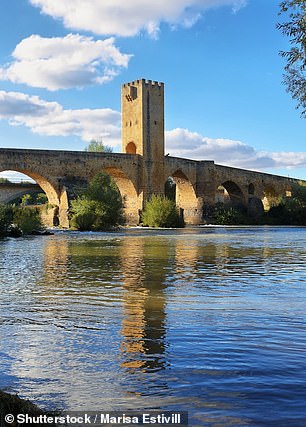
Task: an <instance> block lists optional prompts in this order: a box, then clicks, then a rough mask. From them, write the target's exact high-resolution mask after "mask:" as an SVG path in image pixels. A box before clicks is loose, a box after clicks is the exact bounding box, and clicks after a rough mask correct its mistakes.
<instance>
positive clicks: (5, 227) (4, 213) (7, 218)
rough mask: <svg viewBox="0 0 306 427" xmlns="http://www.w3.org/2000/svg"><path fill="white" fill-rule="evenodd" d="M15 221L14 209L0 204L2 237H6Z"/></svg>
mask: <svg viewBox="0 0 306 427" xmlns="http://www.w3.org/2000/svg"><path fill="white" fill-rule="evenodd" d="M12 221H13V209H12V207H11V206H9V205H5V204H2V203H0V237H3V236H6V235H7V234H8V232H9V229H10V226H11V224H12Z"/></svg>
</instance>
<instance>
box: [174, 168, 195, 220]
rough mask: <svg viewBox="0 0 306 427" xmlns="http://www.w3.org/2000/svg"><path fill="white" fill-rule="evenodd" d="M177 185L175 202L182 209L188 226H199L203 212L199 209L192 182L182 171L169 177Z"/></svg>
mask: <svg viewBox="0 0 306 427" xmlns="http://www.w3.org/2000/svg"><path fill="white" fill-rule="evenodd" d="M169 178H171V179H172V180H173V182H174V184H175V202H176V205H177V206H178V208H179V209H180V212H181V215H182V216H183V218H184V221H185V222H186V224H198V223H199V222H200V221H201V217H202V213H201V212H202V210H201V209H199V201H198V198H197V196H196V192H195V189H194V186H193V184H192V182H191V181H190V180H189V178H188V177H187V175H185V173H184V172H183V171H182V170H181V169H176V170H174V171H173V172H172V173H170V175H169V176H168V177H167V180H169Z"/></svg>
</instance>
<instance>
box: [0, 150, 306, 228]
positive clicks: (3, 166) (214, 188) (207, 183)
mask: <svg viewBox="0 0 306 427" xmlns="http://www.w3.org/2000/svg"><path fill="white" fill-rule="evenodd" d="M144 168H145V164H144V160H143V157H142V156H140V155H138V154H119V153H118V154H114V153H89V152H81V151H55V150H24V149H4V148H1V149H0V172H1V171H7V170H13V171H17V172H21V173H24V174H26V175H28V176H29V177H31V178H32V179H34V180H35V181H36V182H37V184H38V185H39V186H40V187H41V188H42V190H43V191H44V192H45V193H46V195H47V197H48V200H49V203H50V204H51V205H53V206H57V207H58V211H59V212H58V215H59V222H60V224H61V225H62V226H63V227H68V226H69V221H68V209H69V200H70V199H71V198H73V197H74V195H75V192H76V191H77V189H78V188H80V187H82V186H84V185H85V184H86V183H87V182H88V181H89V180H90V179H91V178H92V177H93V176H94V175H95V174H97V173H98V172H101V171H104V172H107V173H108V174H109V175H111V176H112V177H113V179H114V181H115V182H116V184H117V186H118V188H119V190H120V193H121V195H122V196H123V198H124V200H125V215H126V219H127V223H129V224H138V223H139V214H140V211H141V210H142V209H143V204H144V203H145V201H146V199H145V198H144V194H145V193H146V192H147V187H146V181H145V179H144V170H143V169H144ZM163 169H164V170H163V174H162V175H161V174H160V175H159V179H160V182H161V184H162V185H161V187H162V188H163V189H164V186H165V182H166V180H167V179H168V178H169V177H172V179H173V180H174V181H175V183H176V203H177V205H178V206H179V207H180V208H181V209H182V210H183V213H184V219H185V221H186V223H189V224H200V223H201V222H202V221H203V207H204V206H207V205H214V204H215V203H216V202H217V201H226V199H228V200H231V201H232V202H233V203H239V204H242V205H244V206H246V207H248V209H252V207H253V205H254V206H256V204H255V200H256V202H257V204H258V201H261V202H262V203H263V204H265V205H268V204H269V203H273V200H274V198H275V197H279V196H286V195H287V196H288V195H289V194H290V192H291V189H292V186H293V185H294V184H297V183H299V182H300V181H298V180H295V179H291V178H286V177H281V176H276V175H270V174H266V173H260V172H253V171H249V170H243V169H236V168H231V167H226V166H220V165H217V164H215V163H214V162H213V161H195V160H188V159H181V158H176V157H170V156H165V157H164V168H163ZM220 187H222V188H221V189H220ZM160 193H161V191H159V194H160ZM147 197H149V195H148V196H147Z"/></svg>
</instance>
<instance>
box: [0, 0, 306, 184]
mask: <svg viewBox="0 0 306 427" xmlns="http://www.w3.org/2000/svg"><path fill="white" fill-rule="evenodd" d="M278 4H279V1H278V0H166V1H165V0H155V1H154V2H153V3H148V2H146V1H144V0H129V2H122V1H121V0H112V1H111V2H110V1H104V0H74V1H73V2H72V1H71V0H2V2H1V9H2V12H1V13H0V32H1V44H0V146H1V147H17V148H42V149H67V150H83V149H84V147H85V146H86V145H87V142H88V141H89V140H90V139H91V138H102V139H103V141H104V142H105V143H106V144H108V145H112V146H113V147H114V151H119V152H120V148H121V147H120V88H121V84H122V83H124V82H128V81H132V80H135V79H138V78H148V79H153V80H158V81H163V82H164V83H165V118H166V151H167V153H168V152H169V153H170V154H172V155H177V156H182V157H186V158H194V159H207V160H215V162H216V163H220V164H226V165H231V166H235V167H241V168H248V169H254V170H264V171H266V172H270V173H275V174H281V175H286V176H287V175H289V176H293V177H298V178H303V179H306V149H305V142H306V121H305V119H302V118H301V117H300V112H299V111H298V110H296V109H295V101H293V100H292V99H291V97H290V95H289V94H287V93H286V91H285V87H284V86H283V84H282V73H283V66H284V61H283V59H282V58H281V57H280V56H279V54H278V52H279V50H286V49H287V48H288V40H287V39H286V38H285V37H283V36H282V34H280V32H279V31H278V30H277V29H276V27H275V26H276V23H277V22H278V21H279V20H281V17H279V16H278V10H279V7H278Z"/></svg>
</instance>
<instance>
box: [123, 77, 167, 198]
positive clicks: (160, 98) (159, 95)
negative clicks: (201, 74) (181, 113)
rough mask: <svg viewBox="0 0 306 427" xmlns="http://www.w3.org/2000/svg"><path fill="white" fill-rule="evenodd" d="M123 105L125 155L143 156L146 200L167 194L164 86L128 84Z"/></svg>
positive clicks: (154, 83)
mask: <svg viewBox="0 0 306 427" xmlns="http://www.w3.org/2000/svg"><path fill="white" fill-rule="evenodd" d="M121 102H122V152H123V153H128V154H139V155H140V156H142V157H143V162H144V165H143V166H144V167H143V176H142V185H141V187H142V191H143V201H144V202H145V201H146V200H149V199H150V197H151V195H152V194H164V184H165V183H164V155H165V154H164V146H165V134H164V131H165V129H164V84H163V83H160V82H155V81H152V80H145V79H140V80H135V81H133V82H130V83H125V84H124V85H123V86H122V92H121Z"/></svg>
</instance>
